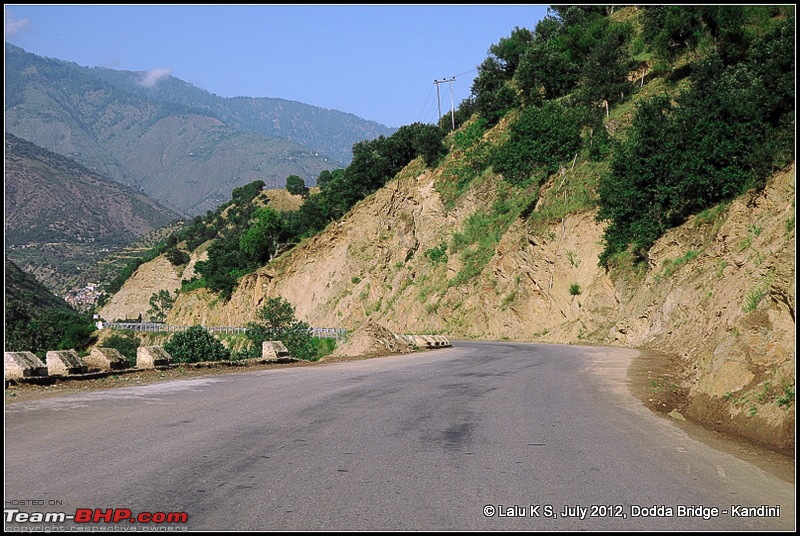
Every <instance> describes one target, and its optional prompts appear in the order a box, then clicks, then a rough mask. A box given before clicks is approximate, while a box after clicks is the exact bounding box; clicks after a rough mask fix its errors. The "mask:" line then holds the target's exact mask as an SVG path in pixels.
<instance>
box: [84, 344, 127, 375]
mask: <svg viewBox="0 0 800 536" xmlns="http://www.w3.org/2000/svg"><path fill="white" fill-rule="evenodd" d="M83 362H84V363H86V366H88V367H89V368H92V369H96V370H102V371H107V370H123V369H126V368H129V367H130V365H129V363H128V359H127V358H126V357H125V356H124V355H122V354H121V353H120V352H119V350H117V349H116V348H105V347H102V346H95V347H94V348H92V351H91V352H90V353H89V356H88V357H85V358H84V359H83Z"/></svg>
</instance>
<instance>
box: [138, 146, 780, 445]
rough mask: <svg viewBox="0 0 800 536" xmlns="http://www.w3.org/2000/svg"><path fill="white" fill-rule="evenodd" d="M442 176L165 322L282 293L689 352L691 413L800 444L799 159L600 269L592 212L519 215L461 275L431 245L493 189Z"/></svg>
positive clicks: (518, 332) (322, 310)
mask: <svg viewBox="0 0 800 536" xmlns="http://www.w3.org/2000/svg"><path fill="white" fill-rule="evenodd" d="M437 178H438V171H430V170H424V169H423V168H422V166H421V164H419V162H415V163H412V164H411V165H410V166H409V167H408V168H407V169H406V170H404V171H403V172H402V173H401V174H400V175H399V176H398V177H397V178H396V179H395V180H394V181H392V182H391V183H389V184H388V185H387V186H386V187H385V188H383V189H382V190H380V191H378V192H376V193H375V194H374V195H372V196H370V197H368V198H367V199H365V200H364V201H362V202H361V203H360V204H359V205H357V206H356V207H355V209H354V210H352V211H351V212H350V213H349V214H348V215H347V216H346V217H345V218H343V219H342V220H340V221H339V222H337V223H334V224H332V225H331V226H329V228H328V229H326V230H325V231H324V232H323V233H320V234H319V235H317V236H315V237H313V238H312V239H310V240H308V241H307V242H305V243H303V244H301V245H300V246H298V247H296V248H295V249H294V250H292V251H290V252H289V253H287V254H286V255H284V256H283V257H281V258H280V259H278V260H277V261H275V262H273V263H271V264H270V265H268V266H266V267H264V268H262V269H260V270H258V271H257V272H255V273H253V274H250V275H248V276H246V277H244V278H243V279H242V280H241V281H240V284H239V287H238V289H237V290H236V291H235V293H234V294H233V297H232V298H231V300H230V301H228V302H223V301H222V300H219V299H218V298H217V297H216V296H214V295H213V294H210V293H208V292H207V291H205V290H201V291H195V292H191V293H186V294H181V295H180V296H179V297H178V299H177V301H176V304H175V307H174V309H173V311H172V313H171V315H170V317H169V319H168V321H169V322H172V323H177V324H187V325H188V324H195V323H202V324H205V325H244V324H246V323H247V322H249V321H251V320H253V319H254V318H255V313H256V311H257V309H258V308H259V307H260V305H261V304H262V303H263V301H264V300H265V299H266V298H267V297H272V296H282V297H284V298H286V299H288V300H289V301H290V302H291V303H292V304H294V306H295V307H296V310H297V314H298V316H299V317H300V318H302V319H303V320H306V321H308V322H309V323H310V324H311V325H313V326H317V327H345V328H354V327H356V326H358V325H360V324H361V323H362V322H363V321H365V320H372V321H377V322H379V323H380V324H383V325H385V326H387V327H388V328H389V329H391V330H393V331H395V332H403V333H414V332H426V333H431V332H434V333H435V332H444V333H447V334H448V335H449V336H450V337H453V338H459V337H474V338H485V339H506V338H507V339H510V340H533V341H541V342H553V343H575V344H602V345H612V346H628V347H636V348H648V349H653V350H657V351H659V352H663V353H667V354H670V355H673V356H676V357H678V358H679V359H680V362H681V370H680V371H675V372H676V373H679V375H680V376H681V377H682V378H683V380H682V382H683V383H682V385H680V386H678V387H680V388H682V390H683V392H685V393H688V397H687V398H686V399H685V400H683V402H682V404H681V406H680V408H679V409H680V410H681V411H682V412H683V413H684V414H686V415H687V416H688V417H690V418H694V419H695V420H698V421H701V422H704V423H706V424H708V425H711V426H713V427H716V428H719V429H723V430H727V431H732V432H736V433H739V434H741V435H744V436H746V437H749V438H751V439H753V440H756V441H759V442H761V443H764V444H767V445H770V446H772V447H775V448H779V449H789V450H791V449H793V446H794V412H793V408H794V406H793V404H794V402H793V400H794V381H795V380H794V366H795V359H794V345H795V337H794V328H795V319H794V309H795V298H794V291H795V289H794V274H795V263H794V255H795V248H794V237H795V230H794V201H793V200H794V166H792V167H791V168H790V169H788V170H784V171H783V172H781V173H778V174H776V175H775V176H774V177H773V178H772V179H771V180H770V181H769V183H768V184H767V186H766V188H765V189H764V190H763V191H762V192H758V193H751V194H748V195H745V196H743V197H742V198H740V199H738V200H736V201H734V202H733V203H730V204H729V205H724V206H720V207H717V208H716V209H713V210H709V211H707V212H706V213H703V214H701V215H698V216H695V217H693V218H691V219H690V220H689V221H687V222H686V223H685V224H684V225H682V226H680V227H678V228H675V229H673V230H671V231H669V232H668V233H667V234H666V235H665V236H663V237H662V238H661V239H660V240H659V241H658V242H657V243H656V244H655V246H654V247H653V248H652V250H651V251H650V254H649V264H648V266H647V267H646V268H642V269H640V270H638V271H634V270H630V269H627V270H622V269H615V270H610V271H607V270H605V269H603V268H601V267H599V266H598V255H599V254H600V252H601V250H602V234H603V226H602V224H600V223H598V222H596V221H595V214H594V212H582V213H572V214H569V215H567V216H565V217H564V218H562V219H558V220H556V221H551V222H550V223H549V224H547V225H541V224H540V225H537V226H532V225H531V223H530V222H529V221H528V220H526V219H525V218H517V219H516V220H515V221H514V222H513V223H512V224H511V225H510V227H509V228H508V230H507V231H506V232H505V233H504V235H503V237H502V239H501V240H500V242H499V243H498V244H497V246H496V248H495V251H494V255H493V256H492V258H491V260H490V261H489V262H488V264H486V265H485V267H484V268H483V269H482V270H481V272H480V273H479V274H478V275H477V276H475V277H473V278H471V279H469V280H467V281H465V282H461V283H456V284H454V277H455V275H456V274H458V273H459V272H460V270H461V269H462V268H463V264H464V262H465V261H464V256H463V255H453V254H451V255H448V256H447V258H446V261H445V260H440V261H439V262H435V261H433V260H432V258H431V255H430V254H427V255H426V252H427V253H429V252H430V251H431V250H432V249H434V248H436V247H437V246H440V245H441V244H442V242H448V241H450V240H451V238H452V237H453V235H454V233H457V232H459V230H461V229H463V227H464V224H465V221H466V220H467V219H468V218H469V217H470V215H472V214H475V213H476V212H477V211H479V210H481V209H482V208H485V207H486V206H488V205H490V204H491V203H492V202H493V200H494V196H496V195H497V194H496V189H495V188H493V187H492V185H491V180H487V181H484V182H478V183H477V184H476V185H474V187H473V188H472V189H471V190H470V191H469V192H467V193H466V194H465V195H463V196H462V198H461V199H460V201H459V202H458V203H457V204H456V206H455V207H452V208H451V209H450V210H447V209H445V206H444V204H443V202H442V200H441V198H440V196H439V194H438V193H437V190H436V188H435V183H436V180H437ZM162 280H164V281H167V278H163V277H162ZM131 283H133V282H131ZM127 286H128V285H127V284H126V287H127ZM175 288H177V286H176V287H175ZM148 292H149V290H148ZM148 297H149V294H148Z"/></svg>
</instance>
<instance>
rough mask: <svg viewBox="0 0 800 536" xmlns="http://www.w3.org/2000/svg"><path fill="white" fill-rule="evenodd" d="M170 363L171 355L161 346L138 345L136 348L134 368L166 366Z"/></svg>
mask: <svg viewBox="0 0 800 536" xmlns="http://www.w3.org/2000/svg"><path fill="white" fill-rule="evenodd" d="M170 363H172V356H171V355H169V354H168V353H167V351H166V350H164V347H163V346H140V347H139V348H137V349H136V368H140V369H155V368H167V367H169V364H170Z"/></svg>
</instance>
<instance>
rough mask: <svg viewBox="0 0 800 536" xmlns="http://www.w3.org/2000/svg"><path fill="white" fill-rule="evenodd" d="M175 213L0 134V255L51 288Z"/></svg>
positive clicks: (56, 156) (64, 159) (60, 285)
mask: <svg viewBox="0 0 800 536" xmlns="http://www.w3.org/2000/svg"><path fill="white" fill-rule="evenodd" d="M178 218H180V215H179V214H178V213H176V212H175V211H173V210H171V209H168V208H166V207H164V206H162V205H160V204H159V203H157V202H156V201H153V200H152V199H150V198H149V197H147V196H146V195H145V194H143V193H141V192H139V191H137V190H135V189H133V188H131V187H128V186H125V185H122V184H119V183H117V182H115V181H112V180H111V179H109V178H108V177H104V176H103V175H101V174H99V173H98V172H96V171H93V170H90V169H87V168H86V167H84V166H81V165H80V164H78V163H76V162H74V161H73V160H71V159H69V158H67V157H64V156H62V155H59V154H56V153H53V152H50V151H47V150H45V149H42V148H41V147H38V146H36V145H34V144H32V143H30V142H27V141H25V140H22V139H19V138H17V137H15V136H14V135H13V134H9V133H6V140H5V244H6V254H7V256H8V257H9V258H11V259H12V260H13V261H15V262H16V263H17V264H18V265H20V266H21V267H22V268H23V269H25V270H26V271H29V272H33V273H34V274H35V275H36V276H37V277H39V279H40V280H41V281H43V282H45V283H47V284H48V286H50V288H52V289H54V290H62V289H63V286H64V285H65V284H66V283H67V281H68V280H69V279H71V278H74V277H75V276H77V275H79V274H80V271H81V270H83V269H85V268H86V267H87V266H88V265H89V264H91V263H92V262H93V261H96V260H98V259H99V258H101V257H102V256H104V255H105V253H106V252H107V251H109V250H111V249H114V248H117V247H121V246H124V245H127V244H128V243H130V242H132V241H133V240H134V239H136V238H137V237H139V236H141V235H143V234H145V233H148V232H150V231H152V230H153V229H156V228H159V227H162V226H164V225H166V224H168V223H169V222H170V221H173V220H176V219H178Z"/></svg>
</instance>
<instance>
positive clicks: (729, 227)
mask: <svg viewBox="0 0 800 536" xmlns="http://www.w3.org/2000/svg"><path fill="white" fill-rule="evenodd" d="M794 24H795V23H794V10H793V8H792V7H790V6H789V7H769V6H744V7H741V6H740V7H726V6H719V7H716V6H695V7H691V6H689V7H683V6H672V7H661V6H653V7H643V8H634V7H628V8H624V9H620V8H618V7H610V6H591V7H576V6H557V7H554V8H552V10H551V12H550V15H549V16H548V17H547V18H545V19H544V20H542V21H541V22H540V23H539V24H537V26H536V28H535V29H533V30H528V29H524V28H516V29H515V30H513V31H512V32H511V34H510V35H509V37H507V38H505V39H501V40H500V42H498V43H497V44H494V45H492V46H491V48H490V49H489V57H488V58H487V59H486V61H484V62H483V63H482V64H481V65H480V67H479V68H478V76H477V77H476V79H475V82H474V84H473V94H474V95H473V98H471V99H468V100H467V101H465V102H463V103H462V104H461V106H460V107H459V110H458V113H457V114H456V117H457V119H458V121H457V125H456V130H454V131H452V132H447V130H449V129H448V127H449V125H448V124H444V123H443V125H442V128H439V127H435V126H430V125H409V126H407V127H403V128H401V129H400V130H398V132H396V133H395V134H393V135H392V136H390V137H389V138H384V139H379V140H375V141H374V142H368V143H367V142H365V143H364V144H362V145H360V146H357V147H356V148H354V152H353V155H354V158H353V161H352V163H351V164H350V165H349V166H348V167H347V168H345V169H343V170H336V171H333V172H331V173H330V174H329V175H325V176H324V180H321V181H320V182H321V183H322V186H321V189H320V192H319V193H318V194H316V195H311V196H310V197H309V198H308V199H307V200H306V202H305V203H304V205H303V207H302V208H301V209H299V210H298V211H294V212H288V213H283V214H277V215H273V216H279V217H272V216H270V218H269V220H268V221H266V220H262V218H261V217H260V216H257V215H256V212H255V209H254V211H253V212H252V213H251V215H250V217H249V219H248V221H247V223H246V224H245V225H243V226H242V228H241V234H240V235H238V240H237V239H236V238H234V234H231V235H230V236H229V235H221V236H222V238H223V240H219V237H218V238H217V240H216V241H215V242H213V243H212V245H211V246H210V247H209V246H208V244H206V245H203V246H201V247H202V248H206V249H207V251H208V254H209V262H211V261H214V259H216V261H214V262H213V264H215V269H214V270H213V272H214V273H215V274H218V275H221V276H222V277H224V278H227V279H226V281H225V286H224V287H217V286H215V284H212V282H211V281H209V280H208V279H207V278H206V281H205V282H203V283H202V284H198V285H197V286H194V287H192V286H184V287H183V288H182V290H181V291H180V292H179V294H178V296H177V299H176V300H175V303H174V307H173V308H172V310H171V312H170V315H169V316H168V321H170V322H174V323H179V324H193V323H202V324H204V325H215V324H226V325H244V324H246V323H247V322H249V321H251V320H252V319H253V318H255V315H256V312H257V309H258V307H259V304H261V303H263V302H264V301H265V300H267V299H269V298H272V297H276V296H281V297H283V298H286V299H288V300H289V302H291V303H292V304H293V305H294V306H295V307H296V310H297V313H298V316H299V317H300V318H301V319H303V320H305V321H307V322H309V323H310V324H311V325H314V326H318V327H348V328H352V327H355V326H357V325H359V324H360V323H362V322H363V321H365V320H375V321H378V322H380V323H383V324H385V325H386V326H388V327H389V328H390V329H392V330H393V331H395V332H406V333H408V332H434V333H435V332H446V333H447V334H449V335H451V336H453V337H476V338H490V339H499V338H508V339H512V340H537V341H544V342H570V343H579V344H581V343H583V344H588V343H593V344H595V343H596V344H611V345H614V344H617V345H627V346H635V347H650V348H654V349H658V350H661V351H664V352H667V353H669V354H670V355H672V356H674V357H675V358H676V363H677V365H676V367H675V369H674V370H672V371H671V377H670V379H669V380H666V379H664V378H654V379H653V382H654V384H653V389H654V394H653V397H654V398H657V399H659V400H660V398H659V397H660V396H661V395H670V396H672V398H671V400H672V404H673V405H672V407H670V408H668V409H679V410H680V411H681V412H683V413H684V414H687V415H688V416H689V417H691V418H694V419H696V420H698V421H700V422H703V423H706V424H708V425H710V426H714V427H717V428H720V429H725V430H729V431H734V432H736V433H739V434H741V435H744V436H746V437H749V438H751V439H753V440H755V441H759V442H761V443H764V444H766V445H769V446H772V447H773V448H778V449H784V450H791V449H793V445H794V414H793V411H792V408H793V404H794V385H795V379H794V351H793V348H794V307H795V305H794V283H793V281H794V232H795V227H794V165H793V147H794V127H793V121H794V85H793V80H794V75H795V72H794V70H795V69H794V52H793V51H794ZM448 119H449V118H448ZM319 178H320V179H323V176H320V177H319ZM332 185H335V186H336V187H335V188H333V187H332ZM236 213H237V214H243V212H242V211H241V210H239V211H238V212H236ZM208 224H209V222H205V223H204V225H205V226H206V228H207V227H208ZM254 229H256V231H254ZM269 229H273V230H274V229H280V230H281V232H282V233H284V234H274V233H272V231H269V232H268V231H267V230H269ZM249 233H253V234H256V235H257V237H259V238H265V237H271V238H270V240H267V241H264V242H262V243H260V245H259V246H258V247H254V248H252V249H251V250H250V252H251V254H253V255H262V256H261V257H260V258H253V257H251V258H250V262H252V264H250V265H247V266H243V265H242V264H241V262H240V261H241V259H242V258H243V257H242V254H244V253H246V248H245V246H244V243H243V241H242V238H241V237H242V236H245V235H247V234H249ZM205 237H207V238H212V237H211V236H209V235H205ZM187 244H189V243H188V242H187ZM198 244H199V241H198ZM191 245H192V246H194V245H196V244H194V243H192V244H191ZM212 248H215V249H216V251H217V253H215V252H214V251H212ZM195 251H197V250H195ZM223 251H225V252H227V253H226V254H225V255H222V254H218V253H222V252H223ZM237 251H238V253H236V252H237ZM190 253H192V254H194V252H190ZM237 255H238V257H237ZM225 259H229V260H227V261H226V260H225ZM154 262H155V261H154ZM198 264H199V263H198ZM256 264H262V266H261V267H258V268H254V266H255V265H256ZM153 267H155V264H154V265H153ZM208 267H209V264H206V265H200V266H199V267H198V268H199V271H200V273H203V271H204V270H207V269H208ZM143 268H144V267H143ZM253 270H254V271H253ZM209 273H210V272H206V274H209ZM131 281H133V279H131ZM126 286H127V284H126ZM197 287H204V288H197ZM113 302H114V298H112V300H111V302H110V304H109V306H110V305H111V304H113ZM128 306H129V307H134V304H130V303H129V304H128ZM117 310H120V309H117ZM668 398H669V397H668ZM662 409H663V408H662Z"/></svg>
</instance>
